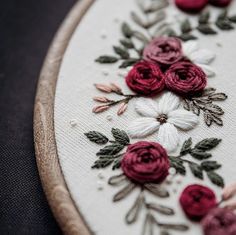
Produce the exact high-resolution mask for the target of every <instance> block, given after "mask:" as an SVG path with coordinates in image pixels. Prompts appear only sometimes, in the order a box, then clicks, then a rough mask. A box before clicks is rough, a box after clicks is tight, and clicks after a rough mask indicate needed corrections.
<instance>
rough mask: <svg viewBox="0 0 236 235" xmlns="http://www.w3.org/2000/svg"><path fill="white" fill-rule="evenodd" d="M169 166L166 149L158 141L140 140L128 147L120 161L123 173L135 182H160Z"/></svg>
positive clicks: (166, 173) (165, 175)
mask: <svg viewBox="0 0 236 235" xmlns="http://www.w3.org/2000/svg"><path fill="white" fill-rule="evenodd" d="M169 167H170V163H169V158H168V156H167V153H166V150H165V149H164V148H163V147H162V146H161V145H160V144H158V143H154V142H146V141H140V142H137V143H135V144H132V145H130V146H129V147H128V149H127V151H126V153H125V155H124V157H123V159H122V161H121V168H122V170H123V172H124V174H125V175H126V176H127V177H128V178H129V179H130V180H132V181H135V182H137V183H141V184H143V183H161V182H163V181H164V180H165V178H166V177H167V175H168V170H169Z"/></svg>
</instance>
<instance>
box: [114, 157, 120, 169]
mask: <svg viewBox="0 0 236 235" xmlns="http://www.w3.org/2000/svg"><path fill="white" fill-rule="evenodd" d="M120 166H121V160H120V159H116V160H115V161H114V163H113V166H112V170H116V169H119V168H120Z"/></svg>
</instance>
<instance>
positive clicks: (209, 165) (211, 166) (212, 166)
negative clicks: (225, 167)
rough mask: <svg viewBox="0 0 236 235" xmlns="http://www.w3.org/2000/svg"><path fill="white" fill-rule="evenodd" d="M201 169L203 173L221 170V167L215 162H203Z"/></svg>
mask: <svg viewBox="0 0 236 235" xmlns="http://www.w3.org/2000/svg"><path fill="white" fill-rule="evenodd" d="M201 167H202V169H203V170H205V171H214V170H217V169H219V168H221V165H220V164H219V163H217V162H216V161H205V162H202V164H201Z"/></svg>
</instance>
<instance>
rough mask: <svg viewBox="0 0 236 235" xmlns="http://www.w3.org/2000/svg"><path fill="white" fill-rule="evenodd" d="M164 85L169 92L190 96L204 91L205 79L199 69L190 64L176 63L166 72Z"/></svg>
mask: <svg viewBox="0 0 236 235" xmlns="http://www.w3.org/2000/svg"><path fill="white" fill-rule="evenodd" d="M165 83H166V87H167V88H168V89H169V90H170V91H173V92H175V93H177V94H179V95H183V96H191V95H195V94H198V93H199V92H202V91H203V90H204V88H205V87H206V85H207V77H206V74H205V73H204V72H203V71H202V69H201V68H200V67H198V66H196V65H194V64H192V63H190V62H178V63H176V64H174V65H172V66H171V67H170V68H169V69H168V70H167V71H166V74H165Z"/></svg>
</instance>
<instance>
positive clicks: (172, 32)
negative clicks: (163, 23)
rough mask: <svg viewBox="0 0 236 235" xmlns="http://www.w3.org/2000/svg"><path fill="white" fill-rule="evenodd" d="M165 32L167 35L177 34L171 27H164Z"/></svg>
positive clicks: (174, 35) (173, 35)
mask: <svg viewBox="0 0 236 235" xmlns="http://www.w3.org/2000/svg"><path fill="white" fill-rule="evenodd" d="M165 34H166V35H167V36H169V37H176V36H177V33H176V32H175V31H174V30H173V29H171V28H168V29H166V31H165Z"/></svg>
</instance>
